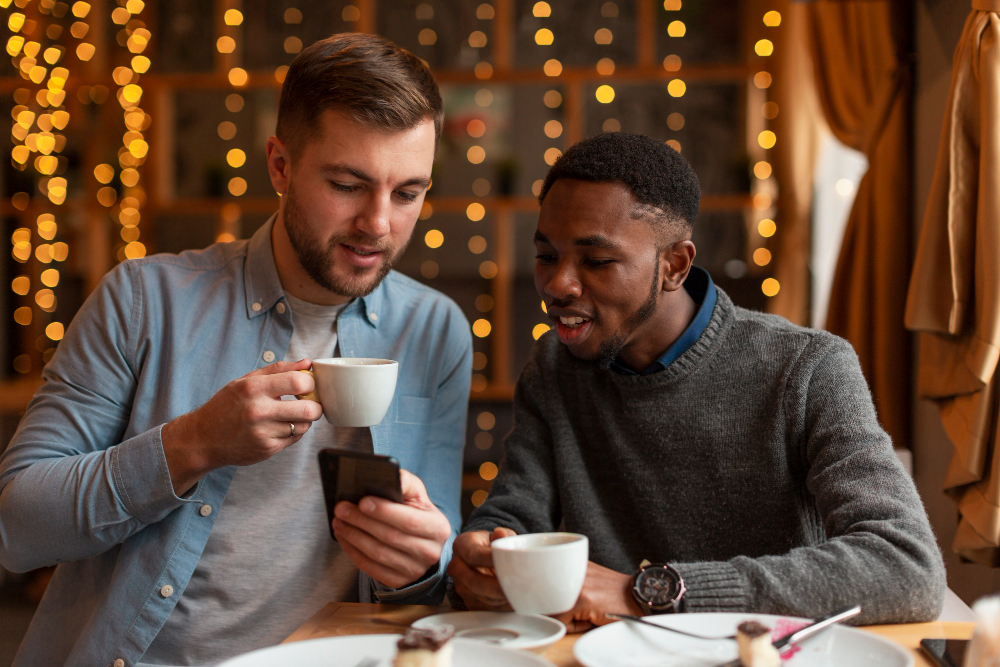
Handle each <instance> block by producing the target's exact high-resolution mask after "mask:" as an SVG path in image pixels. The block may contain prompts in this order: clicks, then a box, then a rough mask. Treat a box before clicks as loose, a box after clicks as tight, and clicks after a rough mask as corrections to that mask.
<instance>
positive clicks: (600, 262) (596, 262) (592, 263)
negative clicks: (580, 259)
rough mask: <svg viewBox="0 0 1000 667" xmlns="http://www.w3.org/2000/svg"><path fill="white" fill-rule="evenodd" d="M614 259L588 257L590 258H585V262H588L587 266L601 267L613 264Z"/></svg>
mask: <svg viewBox="0 0 1000 667" xmlns="http://www.w3.org/2000/svg"><path fill="white" fill-rule="evenodd" d="M613 261H614V260H613V259H589V258H588V259H585V260H584V264H586V265H587V266H592V267H599V266H607V265H608V264H611V263H612V262H613Z"/></svg>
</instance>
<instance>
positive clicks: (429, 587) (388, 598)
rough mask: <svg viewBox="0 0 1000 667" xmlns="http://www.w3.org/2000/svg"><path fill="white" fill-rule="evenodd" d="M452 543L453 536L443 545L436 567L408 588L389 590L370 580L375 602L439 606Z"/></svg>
mask: <svg viewBox="0 0 1000 667" xmlns="http://www.w3.org/2000/svg"><path fill="white" fill-rule="evenodd" d="M453 541H454V536H452V537H451V538H450V539H449V540H448V542H446V543H445V545H444V549H443V550H442V551H441V559H440V560H438V564H437V567H436V568H431V569H428V570H427V572H426V573H425V574H424V576H422V577H421V578H420V579H418V580H416V581H415V582H413V583H412V584H410V585H409V586H405V587H404V588H390V587H388V586H386V585H384V584H382V583H381V582H379V581H376V580H375V579H372V585H373V587H374V589H375V590H374V597H375V600H376V601H377V602H389V603H394V604H441V601H442V600H443V599H444V594H445V588H446V585H447V582H448V574H447V571H448V563H449V562H451V547H452V543H453Z"/></svg>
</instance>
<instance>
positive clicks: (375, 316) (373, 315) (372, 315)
mask: <svg viewBox="0 0 1000 667" xmlns="http://www.w3.org/2000/svg"><path fill="white" fill-rule="evenodd" d="M368 319H370V320H371V321H372V322H378V313H368Z"/></svg>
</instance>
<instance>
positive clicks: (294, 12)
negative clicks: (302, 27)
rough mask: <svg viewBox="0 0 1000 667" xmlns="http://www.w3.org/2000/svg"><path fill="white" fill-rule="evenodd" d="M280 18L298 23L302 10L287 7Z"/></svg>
mask: <svg viewBox="0 0 1000 667" xmlns="http://www.w3.org/2000/svg"><path fill="white" fill-rule="evenodd" d="M348 6H350V5H348ZM282 18H283V19H284V20H285V23H287V24H289V25H298V24H299V23H302V10H300V9H297V8H295V7H289V8H288V9H286V10H285V13H284V15H283V16H282Z"/></svg>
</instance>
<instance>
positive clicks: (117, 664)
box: [115, 658, 125, 667]
mask: <svg viewBox="0 0 1000 667" xmlns="http://www.w3.org/2000/svg"><path fill="white" fill-rule="evenodd" d="M115 667H125V661H124V660H122V659H121V658H118V659H117V660H115Z"/></svg>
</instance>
